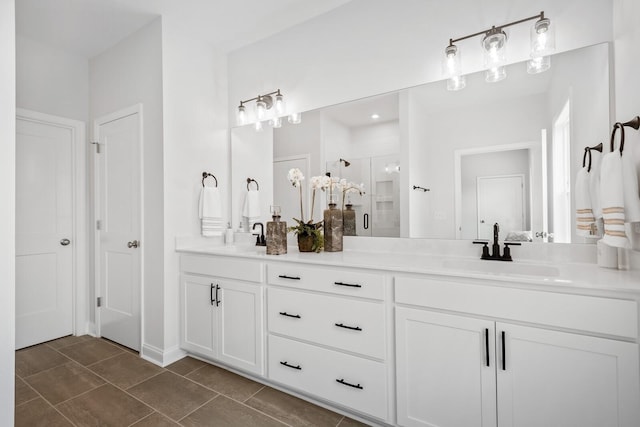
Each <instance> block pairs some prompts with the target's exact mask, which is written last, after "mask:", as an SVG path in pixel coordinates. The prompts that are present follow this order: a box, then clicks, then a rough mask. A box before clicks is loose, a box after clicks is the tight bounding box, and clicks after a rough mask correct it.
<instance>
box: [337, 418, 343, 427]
mask: <svg viewBox="0 0 640 427" xmlns="http://www.w3.org/2000/svg"><path fill="white" fill-rule="evenodd" d="M344 418H345V416H344V415H343V416H342V418H340V420H339V421H338V424H336V427H340V424H342V421H344Z"/></svg>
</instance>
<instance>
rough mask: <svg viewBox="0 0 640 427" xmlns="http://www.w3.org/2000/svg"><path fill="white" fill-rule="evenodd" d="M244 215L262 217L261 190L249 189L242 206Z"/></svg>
mask: <svg viewBox="0 0 640 427" xmlns="http://www.w3.org/2000/svg"><path fill="white" fill-rule="evenodd" d="M242 216H244V217H246V218H259V217H260V192H259V191H257V190H249V191H247V195H246V196H245V199H244V207H243V208H242Z"/></svg>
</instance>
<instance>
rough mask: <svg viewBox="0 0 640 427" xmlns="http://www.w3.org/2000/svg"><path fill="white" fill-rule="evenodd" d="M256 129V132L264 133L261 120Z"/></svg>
mask: <svg viewBox="0 0 640 427" xmlns="http://www.w3.org/2000/svg"><path fill="white" fill-rule="evenodd" d="M255 129H256V132H260V131H262V122H261V121H260V120H258V121H257V122H256V124H255Z"/></svg>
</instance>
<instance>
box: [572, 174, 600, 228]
mask: <svg viewBox="0 0 640 427" xmlns="http://www.w3.org/2000/svg"><path fill="white" fill-rule="evenodd" d="M575 193H576V194H575V198H576V234H577V235H578V236H583V237H594V235H593V234H592V230H593V229H594V227H595V221H596V219H595V217H594V216H593V210H592V209H591V192H590V191H589V173H588V172H587V168H586V167H585V168H582V169H580V170H579V171H578V175H577V176H576V188H575Z"/></svg>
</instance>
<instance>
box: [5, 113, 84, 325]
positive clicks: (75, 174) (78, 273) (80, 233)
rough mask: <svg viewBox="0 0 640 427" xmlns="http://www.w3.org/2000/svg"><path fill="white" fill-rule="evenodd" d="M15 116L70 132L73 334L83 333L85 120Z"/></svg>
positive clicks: (43, 114) (42, 114)
mask: <svg viewBox="0 0 640 427" xmlns="http://www.w3.org/2000/svg"><path fill="white" fill-rule="evenodd" d="M16 119H19V120H24V121H29V122H33V123H40V124H45V125H49V126H56V127H59V128H63V129H68V130H69V131H70V132H71V141H72V147H73V148H72V152H71V156H72V159H71V165H72V166H71V167H72V169H73V170H72V183H73V184H72V187H73V188H72V191H73V196H72V204H73V232H72V233H73V234H72V236H71V241H72V242H73V245H71V246H72V252H73V255H72V257H73V279H72V281H73V283H72V288H73V291H72V295H73V297H72V298H73V300H72V307H73V313H72V316H73V334H74V335H84V334H86V333H87V332H88V322H89V319H88V316H87V312H88V310H87V303H88V301H87V291H88V289H89V280H88V279H89V276H88V260H89V257H88V256H87V247H88V242H87V239H88V234H87V206H88V201H87V191H86V190H87V165H86V144H85V142H86V137H85V123H84V122H82V121H79V120H73V119H68V118H65V117H59V116H54V115H51V114H45V113H40V112H37V111H32V110H27V109H24V108H16Z"/></svg>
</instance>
